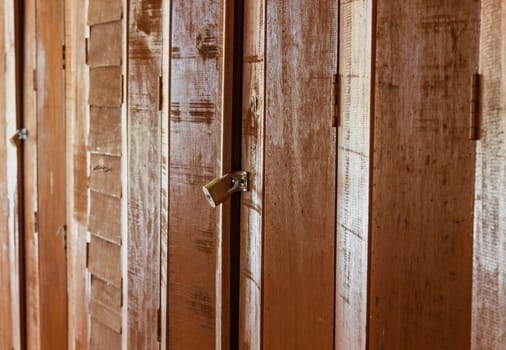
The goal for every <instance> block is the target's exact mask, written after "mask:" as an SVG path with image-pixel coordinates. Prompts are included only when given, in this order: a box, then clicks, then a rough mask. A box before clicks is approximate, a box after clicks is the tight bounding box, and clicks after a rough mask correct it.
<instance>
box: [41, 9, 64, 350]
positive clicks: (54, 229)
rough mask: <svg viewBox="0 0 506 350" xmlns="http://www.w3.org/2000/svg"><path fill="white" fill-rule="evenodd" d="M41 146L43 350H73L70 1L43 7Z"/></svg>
mask: <svg viewBox="0 0 506 350" xmlns="http://www.w3.org/2000/svg"><path fill="white" fill-rule="evenodd" d="M36 18H37V19H36V23H37V28H36V32H37V39H36V41H37V70H36V81H37V87H36V90H37V119H38V126H37V142H38V150H37V154H38V185H39V212H38V228H39V257H40V260H39V274H40V275H39V276H40V277H39V280H40V313H41V320H40V334H41V335H42V336H41V344H40V345H41V349H42V350H46V349H65V348H66V346H67V280H66V252H65V242H64V240H65V234H66V232H65V230H66V207H65V203H66V187H65V183H66V175H67V173H66V171H65V169H66V167H65V158H66V153H65V132H66V130H65V89H64V85H65V81H64V74H63V44H64V0H48V1H38V2H37V6H36Z"/></svg>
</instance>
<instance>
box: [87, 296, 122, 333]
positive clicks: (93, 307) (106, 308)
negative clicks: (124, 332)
mask: <svg viewBox="0 0 506 350" xmlns="http://www.w3.org/2000/svg"><path fill="white" fill-rule="evenodd" d="M90 315H91V318H93V319H94V320H95V321H98V322H100V323H102V324H103V325H104V326H106V327H108V328H110V329H112V330H113V331H115V332H118V333H121V306H120V307H112V306H110V305H107V304H103V303H101V302H100V301H98V300H95V299H94V298H93V297H92V298H91V299H90Z"/></svg>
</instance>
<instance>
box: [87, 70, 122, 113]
mask: <svg viewBox="0 0 506 350" xmlns="http://www.w3.org/2000/svg"><path fill="white" fill-rule="evenodd" d="M121 102H122V84H121V67H120V66H117V67H99V68H92V69H90V97H89V102H88V103H89V104H90V105H92V106H102V107H119V106H121Z"/></svg>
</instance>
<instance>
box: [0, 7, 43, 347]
mask: <svg viewBox="0 0 506 350" xmlns="http://www.w3.org/2000/svg"><path fill="white" fill-rule="evenodd" d="M23 8H24V22H23V32H24V40H23V50H24V52H23V64H24V66H23V67H22V69H23V126H24V127H25V128H26V129H27V130H29V134H30V137H29V138H28V139H27V140H25V142H24V143H23V166H24V170H23V176H24V179H23V186H24V189H23V192H24V232H25V298H26V302H25V308H26V346H27V349H39V348H40V308H39V302H40V301H39V293H40V290H39V283H40V282H39V247H38V237H37V231H36V217H37V211H38V187H37V177H38V176H37V100H36V92H35V88H36V86H35V81H34V79H33V75H34V69H35V67H36V41H35V40H36V32H35V29H36V28H35V23H36V18H35V0H27V1H25V2H24V6H23ZM0 323H1V322H0ZM0 337H1V336H0ZM0 348H2V347H1V346H0Z"/></svg>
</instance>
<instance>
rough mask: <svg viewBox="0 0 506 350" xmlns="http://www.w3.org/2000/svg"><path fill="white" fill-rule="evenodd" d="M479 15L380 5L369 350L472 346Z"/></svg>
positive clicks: (463, 9)
mask: <svg viewBox="0 0 506 350" xmlns="http://www.w3.org/2000/svg"><path fill="white" fill-rule="evenodd" d="M479 10H480V9H479V2H477V1H474V0H466V1H447V2H444V3H441V2H440V1H409V2H406V1H398V0H392V1H380V2H378V3H377V19H376V21H377V24H376V41H375V45H376V77H375V80H376V81H375V108H374V136H373V137H374V141H373V142H374V154H373V165H374V167H373V169H372V176H373V182H372V186H373V187H372V199H371V210H372V213H371V220H372V222H371V231H370V237H371V238H370V239H371V251H370V254H371V258H370V267H369V268H370V270H369V272H370V276H371V277H370V292H369V321H370V324H369V348H370V349H467V348H469V344H470V327H471V289H472V287H471V282H472V242H473V241H472V232H473V223H472V214H471V213H472V211H473V190H472V189H473V186H474V143H473V142H472V141H470V140H469V139H468V130H467V128H468V116H469V103H470V100H471V95H470V88H469V81H470V77H471V75H472V74H473V73H475V72H476V71H477V69H478V35H479Z"/></svg>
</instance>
